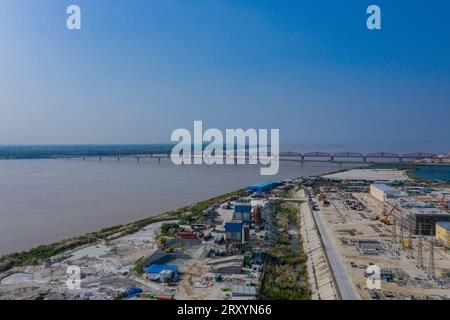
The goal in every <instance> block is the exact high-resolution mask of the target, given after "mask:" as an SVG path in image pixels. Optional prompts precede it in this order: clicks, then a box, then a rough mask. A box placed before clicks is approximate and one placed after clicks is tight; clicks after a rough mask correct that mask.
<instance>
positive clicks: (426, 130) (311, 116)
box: [0, 0, 450, 151]
mask: <svg viewBox="0 0 450 320" xmlns="http://www.w3.org/2000/svg"><path fill="white" fill-rule="evenodd" d="M70 4H77V5H79V6H80V7H81V10H82V30H80V31H69V30H67V29H66V26H65V23H66V18H67V14H66V8H67V6H68V5H70ZM370 4H377V5H379V6H380V7H381V10H382V30H381V31H369V30H368V29H367V28H366V26H365V23H366V19H367V15H366V13H365V12H366V8H367V6H368V5H370ZM449 12H450V2H448V1H444V0H442V1H439V0H438V1H431V2H430V1H420V0H411V1H381V0H374V1H363V0H348V1H333V2H332V3H331V1H329V0H326V1H325V0H315V1H312V0H308V1H264V0H248V1H206V0H204V1H189V0H152V1H147V0H142V1H111V0H108V1H107V0H96V1H86V0H71V1H58V0H47V1H33V2H31V1H24V0H19V1H18V0H3V1H2V3H1V6H0V41H1V43H0V111H1V112H0V144H77V143H81V144H90V143H168V142H170V134H171V132H172V130H174V129H176V128H180V127H184V128H192V127H193V122H194V120H202V121H203V123H204V126H205V128H211V127H216V128H221V129H225V128H239V127H242V128H279V129H280V138H281V142H282V143H289V144H293V143H306V142H310V143H352V142H364V141H375V142H382V141H390V140H393V141H409V142H411V141H421V142H423V141H431V142H436V141H441V142H450V130H449V125H448V123H449V119H450V41H449V39H450V20H449V18H448V17H449ZM442 151H446V150H442Z"/></svg>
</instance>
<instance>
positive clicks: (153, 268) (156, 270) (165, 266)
mask: <svg viewBox="0 0 450 320" xmlns="http://www.w3.org/2000/svg"><path fill="white" fill-rule="evenodd" d="M165 270H169V271H173V272H176V271H177V270H178V267H177V266H175V265H170V264H152V265H151V266H150V267H148V268H147V269H145V272H147V273H160V272H161V271H165Z"/></svg>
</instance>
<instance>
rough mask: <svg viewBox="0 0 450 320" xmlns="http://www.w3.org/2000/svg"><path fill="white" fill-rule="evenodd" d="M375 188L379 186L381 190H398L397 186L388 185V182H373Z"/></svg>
mask: <svg viewBox="0 0 450 320" xmlns="http://www.w3.org/2000/svg"><path fill="white" fill-rule="evenodd" d="M372 185H373V186H374V187H375V188H378V189H380V190H382V191H385V192H392V191H397V189H395V188H392V187H390V186H388V185H387V184H384V183H374V184H372Z"/></svg>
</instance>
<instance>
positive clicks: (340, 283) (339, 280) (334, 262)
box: [313, 211, 361, 300]
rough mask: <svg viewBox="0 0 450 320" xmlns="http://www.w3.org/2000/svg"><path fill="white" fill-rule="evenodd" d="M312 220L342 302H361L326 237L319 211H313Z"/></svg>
mask: <svg viewBox="0 0 450 320" xmlns="http://www.w3.org/2000/svg"><path fill="white" fill-rule="evenodd" d="M313 215H314V219H315V220H316V224H317V226H318V228H319V232H320V236H321V238H322V241H323V244H324V246H325V251H326V253H327V257H328V261H329V262H330V265H331V269H332V270H333V275H334V278H335V280H336V285H337V287H338V289H339V294H340V296H341V299H342V300H361V297H360V296H359V294H358V292H357V291H356V289H355V287H354V286H353V282H352V280H351V279H350V277H349V275H348V273H347V271H346V270H345V266H344V264H343V263H342V260H341V257H340V255H339V253H338V252H337V250H336V248H335V246H334V245H333V242H332V241H331V239H330V237H329V236H328V230H327V228H326V227H325V225H324V223H323V220H322V216H321V214H320V212H319V211H313Z"/></svg>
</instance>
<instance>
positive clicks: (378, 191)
mask: <svg viewBox="0 0 450 320" xmlns="http://www.w3.org/2000/svg"><path fill="white" fill-rule="evenodd" d="M369 192H370V195H371V196H372V197H374V198H375V199H377V200H378V201H381V202H385V201H386V200H387V199H389V198H394V197H396V196H398V195H399V194H400V191H398V190H397V189H395V188H392V187H390V186H388V185H386V184H383V183H374V184H371V185H370V191H369Z"/></svg>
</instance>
